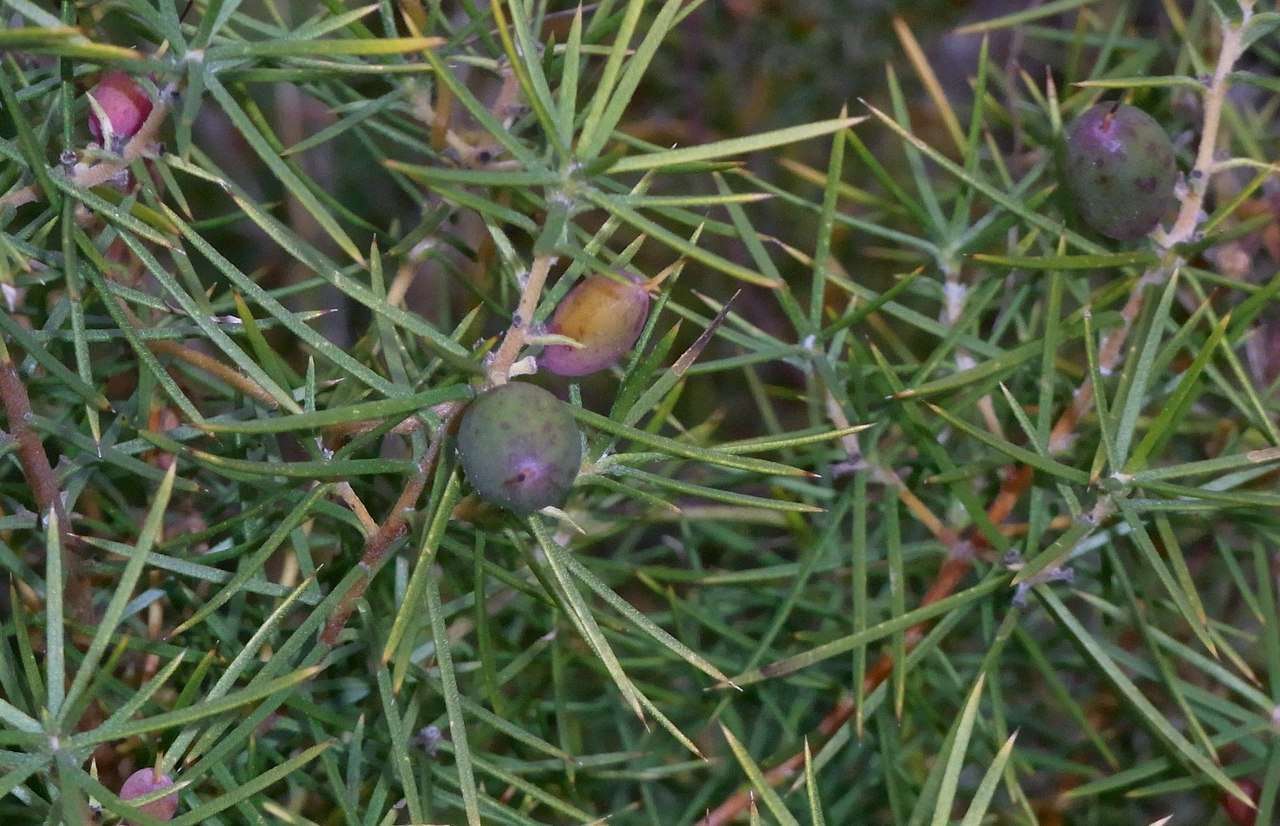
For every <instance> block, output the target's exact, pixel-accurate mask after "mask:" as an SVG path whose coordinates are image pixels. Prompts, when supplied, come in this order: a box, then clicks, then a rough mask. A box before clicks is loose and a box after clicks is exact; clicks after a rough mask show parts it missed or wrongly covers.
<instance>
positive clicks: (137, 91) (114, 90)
mask: <svg viewBox="0 0 1280 826" xmlns="http://www.w3.org/2000/svg"><path fill="white" fill-rule="evenodd" d="M89 94H90V95H92V96H93V99H94V100H95V101H96V102H97V104H98V106H99V107H100V108H101V109H102V112H103V113H104V114H105V115H106V116H107V121H108V122H109V123H110V125H111V134H112V135H114V136H115V138H116V139H117V140H121V141H127V140H128V139H129V138H132V137H133V136H134V135H136V134H137V133H138V130H139V129H141V128H142V124H143V123H144V122H145V121H146V119H147V116H148V115H150V114H151V107H152V103H151V98H150V97H149V96H148V95H147V92H146V90H145V89H143V88H142V87H141V86H139V85H138V83H137V81H135V80H134V79H133V78H132V77H130V76H129V75H127V74H125V73H124V72H118V71H112V72H106V73H105V74H103V75H102V78H101V79H100V80H99V81H98V85H96V86H94V87H93V88H92V89H90V90H89ZM89 131H90V132H91V133H92V134H93V137H94V139H95V140H98V141H101V140H102V135H103V133H104V132H105V131H106V130H104V129H103V128H102V123H101V122H100V120H99V116H98V112H97V110H95V109H94V108H93V107H92V106H90V107H89Z"/></svg>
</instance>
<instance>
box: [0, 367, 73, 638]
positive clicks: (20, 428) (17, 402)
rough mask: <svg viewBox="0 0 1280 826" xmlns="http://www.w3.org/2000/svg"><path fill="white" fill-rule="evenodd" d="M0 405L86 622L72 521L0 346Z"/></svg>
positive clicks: (70, 593)
mask: <svg viewBox="0 0 1280 826" xmlns="http://www.w3.org/2000/svg"><path fill="white" fill-rule="evenodd" d="M0 404H3V406H4V411H5V415H6V416H7V417H8V419H9V431H10V434H11V435H12V437H13V439H14V441H15V442H17V450H16V451H15V452H16V453H17V456H18V464H19V465H20V466H21V467H22V475H23V476H24V477H25V478H26V480H27V485H28V486H29V487H30V488H31V495H32V496H33V497H35V504H36V511H37V512H38V513H39V515H40V518H39V523H38V524H44V523H45V521H46V520H47V519H48V518H49V514H50V513H53V515H54V516H55V517H56V518H57V520H58V541H59V545H60V546H61V547H62V549H63V551H65V558H64V562H63V568H64V570H65V571H66V577H67V603H68V604H69V605H70V606H71V609H72V612H73V614H74V616H75V617H76V618H77V619H80V620H84V621H86V622H87V621H88V620H89V618H90V617H91V615H92V606H91V602H90V596H91V595H90V591H89V581H88V580H87V579H86V578H85V576H84V575H83V573H82V571H81V568H82V566H81V564H80V563H81V560H80V548H79V545H78V544H77V542H76V537H75V535H74V534H73V533H72V532H71V520H70V519H68V518H67V511H66V508H65V507H64V506H63V504H62V491H61V490H59V488H58V479H57V477H56V476H55V475H54V472H53V466H52V465H50V464H49V456H48V454H46V453H45V451H44V444H43V443H42V442H41V441H40V436H39V435H38V434H37V433H36V431H35V428H33V427H32V426H31V417H32V412H31V397H30V396H28V395H27V387H26V385H25V384H23V383H22V377H21V376H19V375H18V370H17V368H16V367H15V366H14V364H13V358H12V357H11V356H10V354H9V351H8V348H7V347H4V346H3V344H2V343H0Z"/></svg>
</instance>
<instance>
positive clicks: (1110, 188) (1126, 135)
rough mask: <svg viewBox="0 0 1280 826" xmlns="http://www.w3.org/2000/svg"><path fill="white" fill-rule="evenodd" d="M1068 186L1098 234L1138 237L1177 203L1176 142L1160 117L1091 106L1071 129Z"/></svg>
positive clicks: (1111, 106)
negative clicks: (1157, 118)
mask: <svg viewBox="0 0 1280 826" xmlns="http://www.w3.org/2000/svg"><path fill="white" fill-rule="evenodd" d="M1066 143H1067V151H1066V169H1067V176H1068V180H1067V185H1068V188H1069V189H1070V191H1071V194H1072V195H1073V196H1074V197H1075V205H1076V210H1077V211H1078V212H1079V214H1080V217H1081V219H1083V220H1084V222H1085V223H1086V224H1088V225H1089V226H1090V227H1092V228H1093V229H1094V230H1095V231H1096V232H1098V233H1099V234H1101V235H1105V236H1107V237H1108V238H1114V239H1116V240H1118V241H1133V240H1135V239H1138V238H1141V237H1142V236H1144V235H1146V234H1147V233H1148V232H1151V230H1153V229H1155V227H1156V224H1158V223H1159V222H1160V219H1161V217H1163V216H1164V214H1165V212H1166V211H1168V209H1169V207H1170V206H1171V205H1172V204H1173V185H1174V180H1175V178H1176V177H1177V172H1178V170H1177V165H1176V164H1175V163H1174V157H1173V144H1172V143H1170V142H1169V136H1168V135H1167V134H1165V131H1164V129H1162V128H1161V127H1160V124H1159V123H1157V122H1156V120H1155V118H1153V117H1151V116H1150V115H1148V114H1147V113H1146V112H1144V111H1142V110H1141V109H1138V108H1135V107H1133V106H1129V105H1127V104H1101V105H1098V106H1094V107H1093V108H1092V109H1089V110H1088V111H1087V112H1085V113H1084V114H1083V115H1081V116H1080V117H1079V118H1077V119H1076V121H1075V123H1073V124H1071V128H1070V129H1069V130H1068V132H1067V141H1066Z"/></svg>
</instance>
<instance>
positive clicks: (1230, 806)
mask: <svg viewBox="0 0 1280 826" xmlns="http://www.w3.org/2000/svg"><path fill="white" fill-rule="evenodd" d="M1236 785H1237V786H1239V787H1240V790H1241V791H1243V792H1244V793H1245V794H1247V795H1249V799H1250V800H1252V801H1253V802H1254V804H1255V805H1256V804H1257V802H1258V798H1259V797H1261V796H1262V787H1261V786H1259V785H1258V784H1257V783H1255V782H1254V781H1252V780H1250V779H1248V778H1247V777H1246V778H1244V779H1243V780H1237V781H1236ZM1222 808H1223V809H1225V810H1226V812H1227V819H1228V820H1230V821H1231V822H1232V823H1234V824H1236V826H1254V824H1255V823H1257V822H1258V810H1257V809H1251V808H1249V807H1248V806H1246V805H1245V804H1244V801H1243V800H1241V799H1240V798H1238V797H1236V796H1235V795H1231V794H1226V793H1225V792H1224V793H1223V795H1222Z"/></svg>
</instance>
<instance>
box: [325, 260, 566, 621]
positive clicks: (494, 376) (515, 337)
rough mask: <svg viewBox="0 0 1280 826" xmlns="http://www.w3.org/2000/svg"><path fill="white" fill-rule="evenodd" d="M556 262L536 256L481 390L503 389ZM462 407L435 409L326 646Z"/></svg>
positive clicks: (396, 532) (403, 521)
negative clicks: (429, 432)
mask: <svg viewBox="0 0 1280 826" xmlns="http://www.w3.org/2000/svg"><path fill="white" fill-rule="evenodd" d="M554 263H555V259H553V258H552V257H550V256H546V255H539V256H535V257H534V259H533V265H532V266H531V267H530V269H529V275H528V277H527V278H526V279H525V281H524V284H523V286H522V287H521V290H520V303H519V306H518V307H517V308H516V312H515V314H514V315H513V316H512V318H511V326H509V327H508V328H507V332H506V334H505V335H504V336H503V339H502V344H501V345H499V347H498V352H497V353H496V354H495V355H494V357H493V359H492V360H491V361H490V363H489V365H488V368H487V371H486V375H487V378H486V383H485V386H487V387H496V386H498V385H501V384H505V383H506V382H507V380H508V379H509V378H510V376H511V373H512V370H513V368H514V367H516V366H517V362H516V360H517V358H518V357H519V355H520V350H521V349H522V348H523V347H524V344H525V342H526V341H527V340H528V338H529V327H530V323H531V322H532V320H533V316H534V311H535V310H536V309H537V308H538V301H539V300H540V299H541V298H542V289H543V287H544V286H546V283H547V275H548V273H550V271H551V266H552V264H554ZM465 406H466V405H465V403H463V402H450V403H449V404H446V405H441V406H440V407H438V408H436V412H437V413H438V414H439V415H440V420H441V423H440V427H439V429H438V431H437V432H436V435H435V438H434V439H432V440H431V444H430V446H429V447H428V448H427V451H426V453H424V454H423V456H422V459H421V460H420V461H419V462H418V467H417V470H416V471H415V472H414V474H413V476H412V477H410V479H409V481H408V482H407V483H406V484H405V487H404V489H403V490H402V491H401V492H400V496H399V497H398V498H397V499H396V501H395V504H394V505H392V506H391V511H390V512H389V513H388V514H387V517H386V519H384V520H383V521H382V523H381V524H380V525H378V526H377V527H376V529H375V530H374V531H373V532H372V534H371V535H370V536H369V538H368V539H366V540H365V545H364V553H363V554H362V555H361V557H360V562H359V565H360V567H361V569H362V574H361V577H360V578H359V579H358V580H356V582H355V583H354V584H353V585H352V587H351V589H350V590H349V591H347V593H346V594H345V595H343V597H342V600H341V601H340V602H339V603H338V607H337V608H335V609H334V612H333V616H331V617H330V618H329V620H328V622H326V623H325V627H324V631H323V632H322V634H321V639H322V640H323V641H324V642H325V643H326V644H327V645H335V644H336V643H337V641H338V637H339V635H340V634H341V633H342V629H343V628H344V627H345V626H346V624H347V620H348V619H349V618H350V617H351V614H352V612H353V611H355V608H356V603H357V602H359V600H360V598H361V597H362V596H364V593H365V591H366V590H368V588H369V583H370V581H371V580H372V577H373V573H374V572H375V571H376V570H377V569H378V568H379V567H380V566H381V565H382V563H383V562H384V561H385V559H386V557H387V554H388V553H390V551H391V548H392V546H393V545H394V544H395V542H396V540H398V539H399V538H400V537H402V536H404V535H405V533H406V532H407V531H408V518H409V515H410V514H411V513H412V512H413V508H414V506H415V505H416V504H417V501H418V497H420V496H421V495H422V491H423V490H424V489H425V488H426V485H427V481H428V480H429V479H430V478H431V474H432V473H433V472H434V470H435V466H436V462H437V461H438V459H439V457H440V450H441V447H442V446H443V444H444V442H445V441H446V440H447V439H448V437H449V432H450V431H451V430H452V429H453V426H454V424H455V423H456V422H457V420H458V418H459V416H461V414H462V411H463V409H465Z"/></svg>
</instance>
